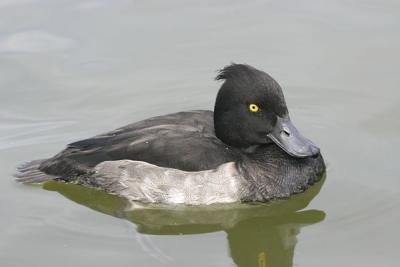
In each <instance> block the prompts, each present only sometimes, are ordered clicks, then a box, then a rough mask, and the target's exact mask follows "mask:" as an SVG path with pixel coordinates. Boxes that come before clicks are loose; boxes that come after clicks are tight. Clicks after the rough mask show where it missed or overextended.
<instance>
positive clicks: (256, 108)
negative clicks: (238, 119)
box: [249, 104, 260, 112]
mask: <svg viewBox="0 0 400 267" xmlns="http://www.w3.org/2000/svg"><path fill="white" fill-rule="evenodd" d="M249 110H250V111H251V112H259V111H260V108H259V107H258V106H257V105H256V104H250V105H249Z"/></svg>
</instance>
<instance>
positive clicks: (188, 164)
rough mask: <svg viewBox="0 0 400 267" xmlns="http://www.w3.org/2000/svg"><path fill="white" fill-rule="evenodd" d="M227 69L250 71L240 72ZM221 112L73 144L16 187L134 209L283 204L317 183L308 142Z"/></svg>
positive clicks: (27, 169) (179, 116)
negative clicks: (125, 201) (52, 183)
mask: <svg viewBox="0 0 400 267" xmlns="http://www.w3.org/2000/svg"><path fill="white" fill-rule="evenodd" d="M232 66H236V67H237V66H241V67H243V66H244V67H245V68H248V70H250V71H255V69H253V68H251V67H248V66H246V65H232ZM225 70H226V69H225ZM245 70H246V69H245ZM268 77H269V76H268ZM223 78H224V79H228V77H223ZM245 78H246V76H245ZM247 78H248V77H247ZM271 79H272V78H271ZM225 91H226V90H225ZM221 92H222V93H221ZM221 94H222V96H221ZM222 97H223V90H222V89H221V91H220V93H219V98H222ZM282 97H283V95H282ZM253 98H255V97H253ZM256 100H257V99H254V100H253V99H252V100H251V101H252V102H254V101H256ZM222 104H223V103H222ZM222 104H220V105H218V98H217V104H216V107H215V109H216V111H215V112H217V113H216V114H214V113H213V112H212V111H188V112H179V113H174V114H169V115H164V116H159V117H154V118H150V119H147V120H143V121H140V122H137V123H133V124H130V125H127V126H125V127H122V128H119V129H116V130H114V131H112V132H109V133H106V134H102V135H98V136H95V137H93V138H89V139H85V140H82V141H78V142H75V143H72V144H70V145H68V146H67V148H66V149H65V150H63V151H62V152H60V153H59V154H57V155H55V156H54V157H52V158H50V159H47V160H41V161H34V162H32V163H30V164H27V165H24V166H22V167H21V168H20V169H19V171H20V173H19V174H18V176H19V177H20V178H19V179H20V180H21V181H24V182H43V181H46V180H49V179H60V180H64V181H67V182H73V183H78V184H82V185H85V186H93V187H97V188H100V189H104V190H106V191H108V192H111V193H115V194H118V195H121V196H124V197H127V198H129V199H131V200H136V201H143V202H155V203H184V204H193V205H197V204H211V203H222V202H236V201H265V200H269V199H274V198H280V197H288V196H290V195H292V194H294V193H299V192H301V191H304V190H305V189H306V188H307V187H309V186H310V185H312V184H313V183H315V182H316V181H318V180H319V179H320V178H321V176H322V174H323V172H324V170H325V166H324V162H323V159H322V157H321V155H320V154H319V150H318V151H316V149H315V148H314V147H306V145H309V144H308V143H307V142H306V143H305V145H303V146H302V147H300V148H299V147H298V144H297V143H293V144H294V145H292V143H290V142H291V140H290V139H288V140H286V139H287V136H286V137H285V136H284V137H283V138H286V139H284V140H283V139H282V140H280V138H281V137H279V134H278V135H274V136H272V134H273V133H274V129H275V128H276V126H274V127H275V128H271V130H264V129H263V128H262V129H257V127H258V125H257V123H256V121H252V120H253V119H256V120H258V119H260V118H261V119H264V117H262V116H264V115H263V114H262V113H260V112H258V110H257V111H256V112H255V113H257V114H256V116H258V118H257V117H249V119H246V120H245V121H244V119H243V118H241V116H242V114H240V113H238V114H232V116H231V113H229V107H228V108H224V107H223V105H222ZM275 104H276V103H272V104H271V105H270V106H271V110H272V109H274V110H278V111H277V112H281V113H282V114H283V115H282V116H281V117H282V118H284V116H285V114H286V113H285V112H287V110H285V109H282V110H279V109H280V108H281V107H280V106H279V105H278V106H276V105H275ZM237 105H239V104H237ZM246 105H247V104H246ZM274 105H275V106H274ZM257 107H258V106H257ZM221 108H222V111H221V110H219V109H221ZM226 114H228V115H229V116H226ZM279 115H280V114H278V120H275V125H277V124H279V123H281V124H282V125H283V126H282V125H281V126H280V127H281V128H282V129H283V130H282V129H281V130H280V131H281V132H283V131H289V130H290V129H291V128H290V127H292V126H291V124H288V127H289V128H290V129H288V128H285V127H287V126H286V124H285V123H287V122H286V121H287V120H288V119H286V121H283V122H280V121H279V120H281V117H279ZM224 116H225V117H224ZM243 116H245V115H243ZM250 116H253V115H250ZM268 116H269V115H268V114H267V113H266V115H265V118H268ZM287 118H288V117H287ZM231 119H232V120H231ZM282 120H283V119H282ZM220 121H222V122H220ZM289 122H290V121H289ZM227 123H229V124H227ZM272 124H273V123H271V125H272ZM266 125H268V121H267V123H266ZM252 127H255V128H254V129H252ZM263 127H264V126H263ZM229 128H231V129H229ZM227 130H228V131H227ZM294 130H296V129H294ZM243 131H250V133H257V135H252V134H249V135H248V136H247V134H246V132H243ZM262 131H266V132H265V141H264V139H263V138H261V139H260V136H264V133H262ZM258 132H260V133H258ZM268 132H269V133H268ZM236 133H238V135H236ZM285 133H286V132H285ZM267 134H270V135H271V138H267ZM286 134H287V133H286ZM295 134H298V133H297V132H296V133H295ZM244 135H246V136H244ZM300 137H301V136H300ZM274 138H275V139H276V138H278V139H279V140H274ZM259 140H262V141H259ZM271 140H272V141H273V142H272V141H271ZM304 140H306V139H304ZM300 141H303V140H302V139H301V140H300ZM306 141H308V140H306ZM304 142H305V141H304ZM308 142H309V141H308ZM287 143H288V144H289V145H290V147H289V150H287V149H286V148H285V146H287ZM296 145H297V147H296ZM293 147H294V148H293ZM282 148H283V149H282ZM285 149H286V150H285ZM291 149H292V150H291ZM296 153H297V154H296ZM293 154H295V155H293Z"/></svg>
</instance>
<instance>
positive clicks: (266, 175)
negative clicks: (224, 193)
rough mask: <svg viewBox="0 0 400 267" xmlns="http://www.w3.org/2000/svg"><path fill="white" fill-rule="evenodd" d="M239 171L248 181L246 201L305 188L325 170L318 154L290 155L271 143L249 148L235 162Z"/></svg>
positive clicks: (288, 194)
mask: <svg viewBox="0 0 400 267" xmlns="http://www.w3.org/2000/svg"><path fill="white" fill-rule="evenodd" d="M237 168H238V170H239V172H240V173H241V174H242V175H243V177H245V179H247V180H248V181H249V182H250V184H251V190H250V191H251V194H250V195H249V199H245V200H248V201H265V200H268V199H273V198H284V197H289V196H290V195H292V194H294V193H299V192H302V191H304V190H305V189H307V188H308V187H309V186H310V185H312V184H314V183H315V182H316V181H318V180H319V179H320V178H321V177H322V174H323V173H324V171H325V164H324V161H323V159H322V157H321V155H318V156H317V157H310V158H294V157H292V156H289V155H288V154H286V153H285V152H284V151H282V150H281V149H280V148H279V147H278V146H276V145H275V144H268V145H265V146H260V147H256V148H253V149H252V151H249V153H246V154H245V155H244V156H243V157H242V159H241V160H240V161H239V162H238V164H237Z"/></svg>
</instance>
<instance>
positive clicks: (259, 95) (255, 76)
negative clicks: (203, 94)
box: [214, 64, 319, 157]
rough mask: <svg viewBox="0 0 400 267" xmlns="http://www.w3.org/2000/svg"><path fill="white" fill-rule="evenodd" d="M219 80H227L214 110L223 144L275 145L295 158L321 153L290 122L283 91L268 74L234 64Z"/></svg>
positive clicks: (247, 145)
mask: <svg viewBox="0 0 400 267" xmlns="http://www.w3.org/2000/svg"><path fill="white" fill-rule="evenodd" d="M216 79H217V80H224V83H223V84H222V86H221V88H220V90H219V92H218V95H217V99H216V102H215V108H214V127H215V133H216V135H217V137H218V138H219V139H221V141H223V142H224V143H226V144H228V145H230V146H234V147H238V148H243V149H246V148H249V147H253V146H257V145H263V144H268V143H270V142H274V143H275V144H277V145H278V146H279V147H280V148H282V149H283V150H284V151H285V152H286V153H288V154H289V155H291V156H293V157H309V156H314V155H317V154H318V153H319V148H318V147H317V146H316V145H315V144H314V143H313V142H311V141H310V140H308V139H307V138H305V137H304V136H303V135H301V134H300V132H299V131H298V130H297V129H296V127H295V126H294V125H293V123H292V122H291V121H290V117H289V112H288V109H287V107H286V103H285V98H284V96H283V93H282V89H281V87H280V85H279V84H278V83H277V82H276V81H275V80H274V79H273V78H272V77H271V76H269V75H268V74H267V73H265V72H263V71H260V70H258V69H255V68H253V67H251V66H249V65H244V64H232V65H230V66H227V67H225V68H224V69H222V70H221V71H220V73H219V75H218V76H217V77H216Z"/></svg>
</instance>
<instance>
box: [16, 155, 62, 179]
mask: <svg viewBox="0 0 400 267" xmlns="http://www.w3.org/2000/svg"><path fill="white" fill-rule="evenodd" d="M43 161H45V159H40V160H33V161H28V162H24V163H22V164H21V165H19V166H18V167H17V173H15V174H14V177H15V178H16V180H17V181H18V182H21V183H27V184H33V183H35V184H36V183H43V182H46V181H49V180H54V179H57V178H58V177H57V176H54V175H51V174H47V173H44V172H42V171H41V170H40V169H39V166H40V164H41V163H42V162H43Z"/></svg>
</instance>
